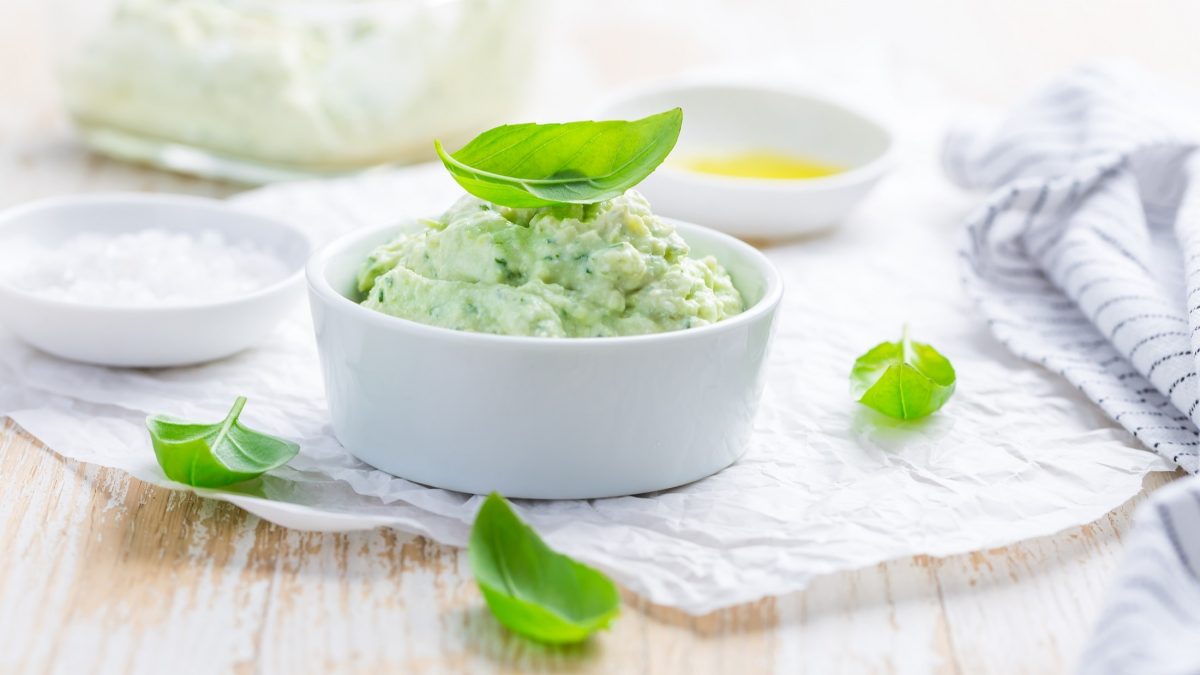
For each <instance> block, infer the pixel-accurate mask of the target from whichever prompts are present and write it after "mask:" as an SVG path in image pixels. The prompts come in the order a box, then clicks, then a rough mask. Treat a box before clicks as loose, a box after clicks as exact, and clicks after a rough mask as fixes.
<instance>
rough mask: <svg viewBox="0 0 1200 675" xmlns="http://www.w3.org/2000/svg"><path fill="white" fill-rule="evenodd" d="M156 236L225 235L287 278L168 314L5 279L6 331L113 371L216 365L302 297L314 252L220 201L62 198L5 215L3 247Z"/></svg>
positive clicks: (282, 228) (296, 235) (0, 300)
mask: <svg viewBox="0 0 1200 675" xmlns="http://www.w3.org/2000/svg"><path fill="white" fill-rule="evenodd" d="M149 227H170V228H175V229H178V230H181V231H189V232H202V231H213V230H215V231H217V232H219V233H221V234H222V235H223V236H225V237H226V239H227V240H229V241H234V242H237V241H249V242H254V243H256V244H258V245H259V246H260V247H262V248H263V249H264V250H267V251H271V252H273V253H275V254H277V255H278V257H279V258H280V260H281V261H283V262H284V263H285V264H286V265H287V267H288V268H289V269H292V270H295V272H294V273H292V274H290V275H289V276H288V277H287V278H285V279H283V280H282V281H279V282H277V283H275V284H273V285H270V286H268V287H266V288H263V289H261V290H259V291H256V292H253V293H251V294H249V295H245V296H242V297H238V298H232V299H229V300H220V301H212V302H202V303H195V304H188V305H172V306H166V307H152V306H151V307H142V306H137V307H120V306H96V305H89V304H82V303H75V302H67V301H63V300H58V299H52V298H46V297H41V296H38V295H36V294H34V293H30V292H28V291H26V290H22V289H18V288H14V287H13V286H12V285H11V284H8V283H6V282H5V281H4V279H3V275H0V324H2V325H4V326H5V327H7V328H8V329H9V330H11V331H12V332H13V333H14V334H16V335H17V337H19V338H21V339H22V340H24V341H25V342H28V343H29V344H31V345H33V346H34V347H37V348H38V349H41V350H43V351H46V352H49V353H51V354H54V355H55V356H60V357H62V358H66V359H71V360H73V361H83V362H86V363H94V364H99V365H106V366H129V367H163V366H180V365H189V364H195V363H202V362H204V361H211V360H213V359H219V358H222V357H225V356H229V355H231V354H234V353H236V352H238V351H241V350H243V349H246V348H247V347H250V346H252V345H254V344H256V343H258V342H260V341H261V340H262V339H263V338H265V337H266V336H267V334H268V333H269V331H270V330H271V329H272V328H273V327H274V326H275V324H277V323H278V322H279V320H280V319H281V318H282V317H283V316H284V314H285V313H286V312H287V311H288V309H289V308H291V307H294V305H295V303H296V302H297V301H299V299H300V297H301V296H302V291H301V286H302V281H301V277H302V274H303V268H304V262H305V260H306V259H307V258H308V256H309V254H310V253H311V252H312V246H311V244H310V243H309V241H308V239H307V238H306V237H305V236H304V235H303V234H302V233H300V232H299V231H298V230H296V229H295V228H292V227H290V226H288V225H285V224H283V223H280V222H278V221H275V220H271V219H269V218H265V217H263V216H259V215H255V214H252V213H247V212H245V211H241V210H238V209H235V208H233V207H231V206H228V205H226V204H225V203H224V202H221V201H218V200H215V199H204V198H200V197H184V196H177V195H154V194H115V195H86V196H78V197H61V198H54V199H47V200H42V201H37V202H33V203H30V204H26V205H24V206H19V207H16V208H13V209H10V210H8V211H5V212H4V213H3V214H0V246H3V245H4V241H5V240H6V239H8V238H12V237H17V236H20V237H32V238H34V239H36V240H39V241H41V242H45V243H50V244H53V243H55V242H60V241H63V240H65V239H66V238H67V237H70V236H73V235H77V234H82V233H85V232H108V233H114V234H115V233H124V232H133V231H137V230H140V229H145V228H149Z"/></svg>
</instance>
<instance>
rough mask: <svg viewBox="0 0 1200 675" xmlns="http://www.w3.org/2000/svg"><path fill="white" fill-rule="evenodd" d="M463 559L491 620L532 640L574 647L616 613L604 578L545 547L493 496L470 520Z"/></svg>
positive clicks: (617, 605) (616, 598) (615, 597)
mask: <svg viewBox="0 0 1200 675" xmlns="http://www.w3.org/2000/svg"><path fill="white" fill-rule="evenodd" d="M467 556H468V558H469V559H470V562H471V571H472V572H474V573H475V581H477V582H478V583H479V589H480V590H481V591H482V592H483V597H484V599H485V600H486V601H487V605H488V607H489V608H490V609H491V610H492V614H495V615H496V618H497V619H498V620H499V621H500V623H502V624H504V625H505V626H507V627H508V628H509V629H511V630H512V631H513V632H516V633H520V634H521V635H524V636H526V637H529V638H533V639H534V640H538V641H541V642H548V643H552V644H562V643H571V642H579V641H581V640H583V639H585V638H587V636H589V635H591V634H592V633H594V632H596V631H598V630H601V629H603V628H607V627H608V625H609V623H611V622H612V620H613V619H615V618H616V617H617V615H618V614H620V612H621V598H620V595H619V594H618V593H617V587H616V585H614V584H613V582H612V581H611V580H610V579H609V578H608V577H606V576H604V574H602V573H601V572H599V571H597V570H595V569H593V568H591V567H588V566H587V565H584V564H583V563H579V562H576V561H574V560H572V559H571V558H568V557H567V556H565V555H563V554H561V553H557V552H555V551H554V550H552V549H551V548H550V547H549V546H546V544H545V543H544V542H543V541H542V539H541V537H539V536H538V535H537V532H534V531H533V528H531V527H529V526H528V525H526V524H525V523H524V522H522V521H521V519H520V518H518V517H517V514H516V513H513V510H512V507H510V506H509V504H508V502H507V501H506V500H505V499H504V498H503V497H501V496H500V495H498V494H496V493H494V492H493V493H492V494H491V495H489V496H488V498H487V500H486V501H484V503H483V507H482V508H480V509H479V513H478V515H476V516H475V524H474V526H472V528H471V539H470V543H469V545H468V549H467Z"/></svg>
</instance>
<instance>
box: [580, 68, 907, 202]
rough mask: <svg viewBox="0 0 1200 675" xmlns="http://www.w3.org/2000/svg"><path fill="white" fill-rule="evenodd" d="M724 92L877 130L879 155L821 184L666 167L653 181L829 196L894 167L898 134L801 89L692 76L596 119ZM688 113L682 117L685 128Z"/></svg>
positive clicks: (625, 100)
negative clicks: (645, 104) (642, 104)
mask: <svg viewBox="0 0 1200 675" xmlns="http://www.w3.org/2000/svg"><path fill="white" fill-rule="evenodd" d="M692 91H718V92H719V91H726V92H737V93H746V92H753V93H767V94H772V95H775V96H782V97H787V98H791V99H793V100H796V101H800V102H803V103H817V104H821V105H825V106H828V107H830V108H833V109H835V110H837V111H838V112H839V113H840V114H842V115H844V116H847V117H852V118H856V119H857V120H858V121H860V122H862V123H865V124H866V125H868V126H871V127H874V128H875V129H877V130H878V131H879V132H880V134H882V136H883V137H884V141H885V146H884V148H883V151H882V152H880V153H879V154H878V155H876V156H875V157H874V158H872V159H871V160H869V161H867V162H865V163H863V164H861V165H859V166H856V167H854V168H852V169H849V170H846V171H842V172H839V173H837V174H834V175H831V176H823V177H820V178H756V177H752V176H718V175H710V174H704V173H700V172H697V171H689V170H687V169H680V168H678V167H673V166H671V165H670V164H668V163H666V162H664V163H663V164H662V166H660V167H658V169H657V170H655V172H654V173H655V175H658V176H660V177H661V176H668V177H670V178H671V179H672V180H676V181H679V182H685V183H693V184H695V185H697V186H698V187H708V188H712V187H716V186H720V187H724V188H734V189H740V190H750V191H755V192H760V193H765V192H776V193H778V192H783V193H808V192H821V191H826V190H833V189H838V188H843V187H847V186H853V185H861V184H863V183H867V182H870V181H872V180H875V179H876V178H878V177H879V176H880V175H882V174H884V173H886V172H887V171H888V170H890V169H891V168H892V167H893V166H894V165H895V163H896V154H897V149H896V134H895V132H894V131H893V129H892V127H891V126H890V125H888V124H886V123H884V122H883V121H882V120H881V119H879V118H878V117H876V116H874V115H871V114H869V113H867V112H865V111H863V110H862V109H861V108H860V107H859V106H857V105H854V104H851V103H848V102H846V101H844V100H842V99H840V98H839V97H837V96H830V95H827V94H821V93H817V92H816V91H813V90H812V89H809V88H807V87H803V86H800V85H796V86H788V85H784V84H779V83H765V82H758V81H754V80H746V79H742V80H739V79H734V78H730V77H723V76H704V75H692V76H682V77H673V78H668V79H665V80H660V81H658V82H652V83H649V84H644V85H641V86H635V87H631V88H627V89H625V90H622V91H619V92H617V93H616V94H614V95H613V96H611V97H609V98H608V99H606V100H605V101H604V102H603V103H602V104H601V105H600V106H599V107H598V108H597V112H598V116H601V115H608V116H611V115H612V113H613V110H614V109H615V108H618V107H620V106H622V105H627V104H630V103H634V102H637V101H640V100H642V99H645V98H649V97H651V96H655V95H660V94H663V93H671V92H692ZM686 116H687V112H686V111H684V119H685V123H686Z"/></svg>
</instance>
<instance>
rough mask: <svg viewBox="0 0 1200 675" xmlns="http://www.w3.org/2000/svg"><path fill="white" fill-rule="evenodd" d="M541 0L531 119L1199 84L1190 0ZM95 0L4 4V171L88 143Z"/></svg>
mask: <svg viewBox="0 0 1200 675" xmlns="http://www.w3.org/2000/svg"><path fill="white" fill-rule="evenodd" d="M535 1H536V2H538V11H537V12H536V14H537V18H536V19H535V21H536V23H535V24H534V26H533V29H534V33H533V34H534V38H533V41H534V42H535V45H534V46H535V48H536V57H535V60H534V64H533V65H532V66H531V67H530V70H529V73H528V78H529V81H530V83H531V84H533V85H534V86H532V87H531V88H530V91H531V92H532V93H531V94H530V95H529V96H528V97H526V99H525V101H524V108H525V114H527V115H528V116H531V117H533V118H537V119H544V118H549V117H562V116H567V115H572V114H575V115H582V114H586V113H587V111H589V110H594V109H595V107H596V106H597V105H598V103H599V102H600V101H602V100H603V99H604V98H605V97H606V96H608V95H609V94H610V93H611V92H612V91H613V90H617V89H621V88H623V87H628V86H632V85H636V84H638V83H643V82H648V81H653V80H656V79H661V78H664V77H667V76H670V75H673V74H677V73H681V72H687V71H694V70H706V71H714V70H715V71H722V72H735V73H742V74H751V75H755V76H759V77H763V78H768V79H771V78H774V79H786V80H791V81H794V82H799V83H804V84H808V85H811V86H814V87H817V88H822V89H838V90H841V91H842V92H843V93H848V94H850V95H851V96H852V97H853V96H854V95H855V94H857V95H860V97H861V96H862V95H869V96H870V97H871V98H873V99H874V100H876V101H880V100H883V101H886V100H887V99H888V97H889V96H892V95H893V94H894V93H895V91H897V90H898V89H899V88H903V87H904V86H909V85H908V84H906V83H909V84H911V82H912V81H913V80H914V79H915V80H916V81H918V82H919V83H920V84H919V85H917V86H921V87H935V88H937V89H939V90H940V91H942V92H945V93H948V94H950V95H952V96H954V97H957V98H959V99H962V100H966V101H973V102H978V103H984V104H991V105H1002V104H1007V103H1011V102H1012V101H1013V100H1014V99H1015V98H1017V97H1020V96H1021V95H1023V94H1025V93H1027V92H1029V91H1030V90H1031V89H1032V88H1034V87H1035V86H1037V85H1038V84H1039V83H1041V82H1044V81H1045V80H1047V79H1048V78H1050V77H1052V76H1053V75H1055V74H1056V73H1059V72H1061V71H1063V70H1064V69H1067V68H1069V67H1071V66H1073V65H1076V64H1079V63H1084V62H1088V61H1093V60H1097V59H1119V60H1129V61H1133V62H1136V63H1139V64H1141V65H1143V66H1146V67H1147V68H1149V69H1151V70H1154V71H1157V72H1159V73H1161V74H1163V75H1167V76H1170V77H1174V78H1176V79H1177V80H1180V81H1184V82H1187V83H1190V84H1197V83H1198V81H1200V68H1197V64H1200V41H1197V40H1196V37H1195V27H1196V26H1198V25H1200V3H1197V2H1194V1H1190V0H1158V1H1153V2H1139V1H1137V0H1058V1H1047V0H1008V1H1005V2H994V1H984V0H956V1H951V0H909V1H888V0H654V1H652V2H651V1H649V0H535ZM89 2H90V0H77V1H76V0H0V63H2V64H4V68H3V76H2V79H3V81H4V84H5V96H4V102H3V103H2V104H0V134H3V136H0V174H3V175H10V174H12V173H14V172H16V173H21V172H23V171H25V172H26V173H28V172H29V171H34V172H49V173H51V174H53V172H54V171H55V166H56V162H77V161H79V159H80V155H81V154H83V153H85V151H84V150H83V148H82V146H81V145H80V144H79V143H78V141H77V140H76V139H75V137H74V135H73V133H72V131H71V127H70V124H69V123H68V121H67V118H66V116H65V114H64V112H63V108H62V105H61V98H60V95H59V92H58V88H57V85H56V80H55V77H54V65H53V64H54V54H55V51H56V49H57V47H56V45H58V44H60V43H61V41H62V38H63V36H64V35H66V34H68V33H70V31H71V25H72V21H73V20H75V19H76V18H77V17H78V15H80V14H81V13H83V9H82V8H86V7H87V6H88V4H89ZM497 32H498V34H497V35H496V39H505V36H504V35H503V31H497ZM883 112H884V114H886V111H883ZM30 157H36V159H37V161H36V162H32V161H30ZM87 161H95V162H101V161H102V160H99V159H96V158H91V157H89V158H88V159H87ZM23 178H24V181H23V182H24V184H25V189H23V190H22V191H21V192H22V194H21V195H20V196H21V197H22V198H30V197H35V196H40V195H41V194H45V193H49V192H54V191H62V190H63V187H64V186H62V185H61V184H59V185H57V186H55V187H54V188H53V189H51V188H50V187H49V185H48V184H47V187H46V188H45V189H44V190H43V189H41V188H39V187H38V185H39V184H40V181H39V180H38V179H37V176H36V175H33V176H31V175H25V176H23ZM50 178H51V177H49V176H48V177H47V183H49V182H50ZM147 180H150V181H151V182H154V180H156V179H147ZM164 180H175V179H164ZM125 182H126V183H127V182H128V181H125ZM97 187H99V186H97ZM148 187H149V186H148ZM165 187H170V186H169V185H168V186H165ZM15 197H16V195H11V196H10V195H7V194H6V195H4V200H5V201H6V202H10V201H12V200H13V198H15Z"/></svg>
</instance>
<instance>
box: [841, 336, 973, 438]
mask: <svg viewBox="0 0 1200 675" xmlns="http://www.w3.org/2000/svg"><path fill="white" fill-rule="evenodd" d="M954 383H955V375H954V366H952V365H950V361H949V360H947V359H946V357H944V356H942V355H941V354H939V353H938V352H937V350H936V349H934V348H933V347H930V346H929V345H927V344H923V343H920V342H913V341H911V340H909V339H908V329H907V328H905V329H904V333H903V335H902V336H901V338H900V341H899V342H884V343H882V344H879V345H876V346H875V348H874V349H872V350H871V351H869V352H867V353H866V354H863V355H862V356H860V357H858V360H857V361H855V362H854V369H853V370H852V371H851V372H850V391H851V394H852V395H853V396H854V398H856V399H857V400H858V402H859V403H862V404H864V405H867V406H869V407H871V408H874V409H875V410H878V411H879V412H881V413H883V414H884V415H888V416H891V417H895V418H898V419H902V420H913V419H918V418H921V417H925V416H926V415H929V414H931V413H933V412H934V411H936V410H937V409H938V408H941V407H942V405H944V404H945V403H946V401H948V400H949V399H950V396H951V394H953V393H954Z"/></svg>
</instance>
